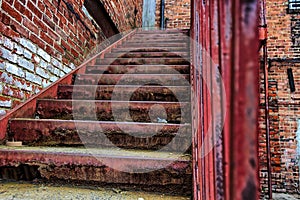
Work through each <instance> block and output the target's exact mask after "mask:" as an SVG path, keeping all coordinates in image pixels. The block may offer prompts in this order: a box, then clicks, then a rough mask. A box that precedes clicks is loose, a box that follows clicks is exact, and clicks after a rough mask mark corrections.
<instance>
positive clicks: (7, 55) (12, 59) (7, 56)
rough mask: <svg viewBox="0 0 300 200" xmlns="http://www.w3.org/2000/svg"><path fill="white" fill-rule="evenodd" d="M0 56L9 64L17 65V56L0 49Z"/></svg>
mask: <svg viewBox="0 0 300 200" xmlns="http://www.w3.org/2000/svg"><path fill="white" fill-rule="evenodd" d="M0 53H1V54H0V56H1V57H2V58H4V59H7V60H9V61H10V62H13V63H17V59H18V56H17V55H16V54H13V53H11V51H9V50H7V49H5V48H3V47H0Z"/></svg>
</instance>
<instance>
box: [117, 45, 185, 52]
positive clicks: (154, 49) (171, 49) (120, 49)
mask: <svg viewBox="0 0 300 200" xmlns="http://www.w3.org/2000/svg"><path fill="white" fill-rule="evenodd" d="M157 51H163V52H179V51H180V52H181V51H183V52H189V50H188V48H186V47H143V46H139V47H123V46H122V47H118V48H116V49H112V50H111V52H157Z"/></svg>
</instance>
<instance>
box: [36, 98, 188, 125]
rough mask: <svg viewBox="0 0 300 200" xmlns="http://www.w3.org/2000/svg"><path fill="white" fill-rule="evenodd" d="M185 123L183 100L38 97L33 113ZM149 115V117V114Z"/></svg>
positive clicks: (95, 118)
mask: <svg viewBox="0 0 300 200" xmlns="http://www.w3.org/2000/svg"><path fill="white" fill-rule="evenodd" d="M73 114H75V119H77V120H99V121H134V122H157V117H160V118H164V119H166V120H167V122H168V123H189V122H190V118H191V117H190V114H191V111H190V104H189V103H187V102H181V103H179V102H151V101H149V102H147V101H130V102H126V101H100V100H98V101H95V100H85V101H81V100H65V99H62V100H58V99H39V100H38V102H37V112H36V116H38V117H39V118H40V119H65V120H72V119H74V118H73ZM150 114H151V116H150Z"/></svg>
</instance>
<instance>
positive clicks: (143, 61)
mask: <svg viewBox="0 0 300 200" xmlns="http://www.w3.org/2000/svg"><path fill="white" fill-rule="evenodd" d="M95 64H96V65H188V64H189V60H186V59H184V58H163V59H161V58H106V59H100V58H99V59H97V60H96V63H95Z"/></svg>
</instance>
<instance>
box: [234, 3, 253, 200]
mask: <svg viewBox="0 0 300 200" xmlns="http://www.w3.org/2000/svg"><path fill="white" fill-rule="evenodd" d="M233 2H234V3H233V7H232V8H233V10H232V11H233V12H232V17H233V27H232V28H233V31H232V32H233V38H232V54H233V55H232V57H231V62H232V63H231V68H232V80H231V83H232V85H231V99H230V101H231V105H232V106H231V110H230V112H231V115H230V121H231V126H230V141H231V146H230V147H231V151H230V168H231V171H230V199H257V198H258V173H257V172H258V161H257V160H258V159H257V151H258V149H257V146H258V140H257V135H258V111H259V109H258V108H259V60H258V53H257V50H258V48H259V40H258V3H257V1H255V0H251V1H249V0H235V1H233Z"/></svg>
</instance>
